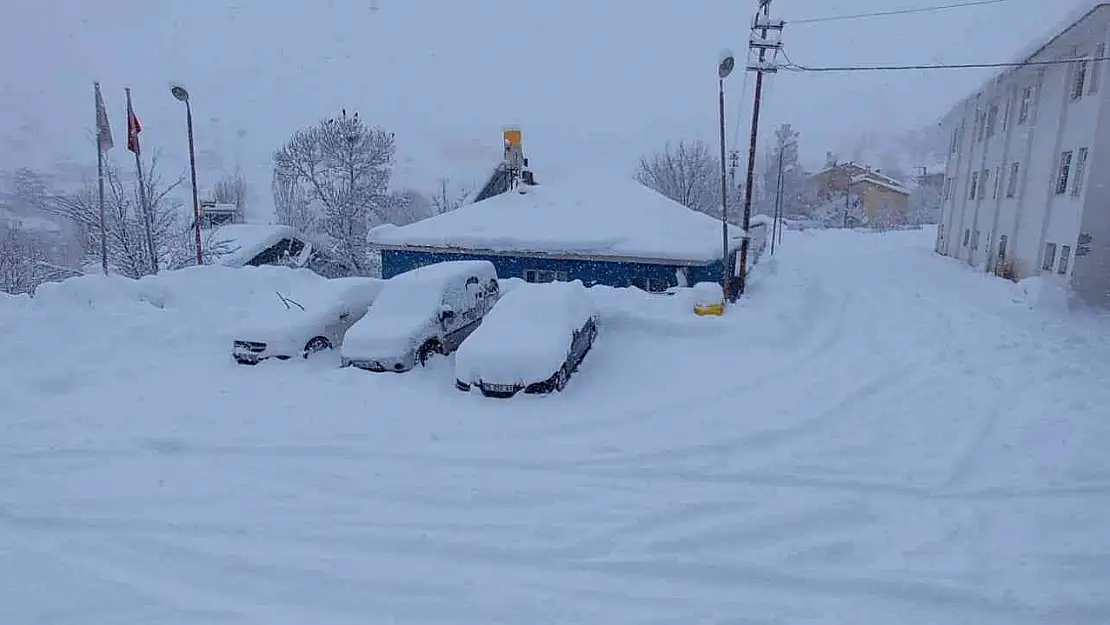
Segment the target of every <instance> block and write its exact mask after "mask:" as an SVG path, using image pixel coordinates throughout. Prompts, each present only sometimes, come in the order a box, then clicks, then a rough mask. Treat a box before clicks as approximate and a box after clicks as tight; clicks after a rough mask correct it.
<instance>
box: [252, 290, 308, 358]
mask: <svg viewBox="0 0 1110 625" xmlns="http://www.w3.org/2000/svg"><path fill="white" fill-rule="evenodd" d="M278 306H281V303H280V302H279V303H278ZM325 316H326V315H325V312H323V311H318V310H315V309H312V308H309V309H308V310H301V309H299V308H297V307H296V306H294V307H293V309H292V310H285V308H284V307H282V309H281V310H280V311H273V313H272V314H268V315H265V316H264V317H263V318H262V319H261V320H259V321H258V322H257V324H256V325H251V326H250V327H249V328H247V329H244V330H242V331H240V332H239V340H242V341H256V342H258V343H265V344H266V348H267V351H270V352H277V353H285V352H295V351H300V350H301V349H302V348H304V346H305V343H307V342H308V341H309V339H311V338H312V337H314V336H317V335H318V334H320V333H321V331H322V329H323V328H324V325H325V323H326V319H325Z"/></svg>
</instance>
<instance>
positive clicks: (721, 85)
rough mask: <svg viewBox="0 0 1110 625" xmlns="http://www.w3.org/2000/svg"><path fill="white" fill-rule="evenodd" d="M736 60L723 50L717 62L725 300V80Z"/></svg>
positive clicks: (728, 288)
mask: <svg viewBox="0 0 1110 625" xmlns="http://www.w3.org/2000/svg"><path fill="white" fill-rule="evenodd" d="M735 66H736V59H735V57H733V56H732V52H731V51H730V50H727V49H726V50H722V51H721V58H720V60H719V61H718V62H717V102H718V104H719V115H718V118H719V121H720V127H721V273H722V274H723V280H722V281H721V288H722V289H723V290H724V294H725V299H726V300H727V299H729V296H730V295H731V294H732V274H731V273H730V272H729V270H728V183H727V182H726V179H725V78H727V77H728V75H729V74H731V73H732V68H733V67H735Z"/></svg>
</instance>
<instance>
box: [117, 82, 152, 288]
mask: <svg viewBox="0 0 1110 625" xmlns="http://www.w3.org/2000/svg"><path fill="white" fill-rule="evenodd" d="M125 91H126V92H127V149H129V150H131V151H132V152H134V153H135V172H136V173H137V174H138V177H139V207H140V212H141V213H142V216H143V228H144V230H146V249H147V252H148V253H149V254H150V266H151V268H152V269H153V270H154V273H158V250H156V249H155V248H154V216H153V214H152V211H151V207H150V202H149V201H147V196H146V191H147V189H146V183H145V182H143V159H142V157H141V149H140V147H139V125H138V121H139V120H138V118H137V117H136V116H135V111H134V109H132V108H131V88H130V87H126V88H125Z"/></svg>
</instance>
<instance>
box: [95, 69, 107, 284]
mask: <svg viewBox="0 0 1110 625" xmlns="http://www.w3.org/2000/svg"><path fill="white" fill-rule="evenodd" d="M93 91H94V97H95V99H96V113H97V115H96V182H97V197H98V201H99V206H100V267H101V269H103V270H104V275H108V228H107V224H106V220H105V219H104V143H103V138H104V134H103V133H104V129H103V127H102V126H101V121H102V112H103V110H102V108H101V102H102V100H101V96H100V83H98V82H94V83H93Z"/></svg>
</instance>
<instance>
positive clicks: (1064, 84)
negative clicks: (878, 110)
mask: <svg viewBox="0 0 1110 625" xmlns="http://www.w3.org/2000/svg"><path fill="white" fill-rule="evenodd" d="M1108 25H1110V7H1106V6H1104V7H1100V8H1098V9H1096V10H1095V11H1094V12H1093V13H1092V14H1090V15H1089V16H1088V17H1087V18H1085V19H1084V20H1082V21H1081V22H1080V23H1079V24H1077V25H1076V26H1075V27H1073V28H1071V29H1069V30H1068V31H1066V32H1065V33H1063V34H1062V35H1061V36H1059V37H1058V38H1057V39H1056V40H1055V41H1053V42H1051V43H1050V44H1049V45H1048V46H1047V47H1046V48H1045V49H1044V50H1042V51H1041V52H1040V53H1038V54H1037V55H1036V56H1035V57H1034V59H1033V60H1034V61H1057V60H1066V59H1072V58H1079V57H1082V56H1092V55H1094V54H1095V51H1096V46H1097V45H1099V44H1100V43H1105V42H1107V41H1108V39H1110V37H1108V36H1107V27H1108ZM1078 66H1079V64H1078V62H1077V63H1065V64H1059V65H1041V66H1026V67H1021V68H1018V69H1016V70H1013V71H1010V72H1007V73H1005V74H1002V75H1001V76H999V77H997V78H996V79H994V80H992V81H991V83H989V84H988V85H987V86H986V87H984V89H983V90H981V91H980V92H979V93H977V94H975V95H974V96H972V97H970V98H968V99H967V100H965V101H964V102H962V103H961V104H960V105H959V106H957V107H956V108H955V109H954V110H953V111H952V112H951V113H949V115H948V116H947V117H946V118H945V120H944V121H943V125H944V126H945V127H946V128H947V130H948V132H949V134H950V137H953V139H954V141H953V144H952V145H953V147H954V148H955V149H950V154H949V157H948V163H947V166H946V170H945V177H946V180H945V186H944V195H943V197H944V200H943V203H942V208H941V226H940V228H939V229H938V235H937V251H938V252H939V253H941V254H945V255H947V256H952V257H954V258H958V259H960V260H963V261H965V262H967V263H968V264H969V265H971V266H974V267H977V268H979V269H981V270H988V271H996V272H1000V271H1001V270H1002V268H1003V266H1004V265H1003V263H1002V262H1001V261H1002V260H1003V257H1002V256H1001V254H1000V253H1001V249H1000V244H1001V242H1002V237H1006V239H1005V241H1006V245H1005V247H1006V254H1005V260H1006V261H1009V262H1010V263H1013V269H1014V271H1015V273H1016V277H1017V278H1024V277H1028V276H1032V275H1041V274H1044V275H1052V276H1055V277H1056V279H1061V280H1068V279H1069V278H1071V277H1073V276H1075V275H1076V274H1075V272H1076V271H1079V274H1078V275H1079V276H1080V277H1082V279H1083V280H1091V279H1094V276H1095V275H1096V274H1097V273H1098V272H1097V268H1096V267H1095V265H1092V268H1091V269H1088V268H1085V267H1084V264H1085V263H1095V262H1096V257H1095V256H1094V255H1092V256H1090V257H1089V260H1083V259H1082V258H1081V259H1076V257H1075V256H1074V250H1075V249H1076V241H1077V239H1078V237H1079V234H1080V225H1081V224H1082V223H1084V221H1085V219H1086V221H1089V222H1090V224H1091V228H1092V229H1096V230H1099V231H1100V232H1101V231H1102V230H1101V229H1103V228H1106V225H1104V224H1103V223H1102V222H1101V221H1099V220H1098V219H1096V218H1093V217H1087V218H1085V217H1084V215H1085V213H1088V212H1090V210H1092V209H1093V210H1095V211H1099V210H1101V212H1103V213H1105V209H1104V208H1101V209H1100V208H1096V205H1097V206H1098V207H1105V206H1107V203H1106V200H1110V197H1101V196H1102V194H1103V193H1105V189H1103V188H1102V182H1101V178H1102V176H1101V174H1100V173H1098V172H1099V169H1098V168H1099V167H1100V163H1101V164H1107V163H1108V162H1110V160H1108V159H1110V154H1108V153H1107V152H1108V150H1110V140H1107V139H1110V134H1108V133H1110V131H1106V132H1103V131H1100V130H1099V129H1100V124H1099V120H1100V117H1105V116H1106V114H1107V111H1110V107H1107V106H1104V104H1105V102H1106V101H1107V99H1110V85H1108V84H1107V83H1108V82H1110V74H1108V73H1107V69H1108V67H1110V62H1102V63H1094V62H1089V63H1088V65H1087V80H1086V85H1085V86H1084V89H1083V95H1082V96H1081V97H1079V98H1078V99H1074V98H1073V97H1072V87H1073V85H1074V79H1075V76H1076V71H1077V69H1078ZM1096 74H1097V76H1096ZM1092 80H1097V82H1098V88H1097V91H1096V92H1095V93H1091V92H1090V85H1091V81H1092ZM1027 88H1028V89H1030V90H1031V95H1032V98H1031V100H1032V101H1031V103H1030V110H1029V114H1028V118H1027V119H1026V120H1025V121H1024V122H1022V121H1020V118H1021V108H1022V100H1023V93H1024V91H1025V89H1027ZM993 107H997V109H996V110H997V117H996V120H995V123H994V127H995V132H994V134H993V136H989V133H988V132H982V133H981V134H982V137H983V140H981V141H980V140H979V138H978V137H977V136H976V134H977V133H976V130H977V126H980V125H981V124H978V123H977V122H976V119H977V117H978V116H980V115H983V116H984V117H983V118H979V119H981V120H982V122H984V123H985V122H986V121H987V120H986V119H985V117H986V116H989V115H990V111H991V110H992V108H993ZM954 133H958V134H954ZM1104 135H1107V136H1104ZM1081 148H1086V149H1087V150H1088V160H1087V162H1086V166H1085V171H1084V172H1083V177H1084V179H1083V183H1082V186H1081V188H1080V191H1079V193H1078V194H1075V195H1073V188H1074V186H1073V185H1074V184H1075V179H1076V175H1077V162H1078V157H1079V151H1080V149H1081ZM1065 151H1070V152H1072V165H1071V171H1070V174H1069V180H1068V188H1067V190H1066V191H1065V192H1064V193H1063V194H1057V193H1056V190H1057V189H1056V185H1057V180H1058V173H1059V166H1060V161H1061V154H1062V153H1063V152H1065ZM1015 163H1017V164H1018V174H1017V176H1016V177H1015V176H1013V175H1012V171H1013V170H1012V167H1013V165H1014V164H1015ZM1102 169H1103V170H1105V166H1103V167H1102ZM1092 174H1094V175H1092ZM984 176H986V178H987V184H986V188H985V190H983V189H981V188H978V189H976V193H975V194H974V196H973V195H972V194H971V186H972V183H973V181H975V182H977V186H978V187H982V180H983V178H984ZM1011 179H1013V180H1011ZM1092 189H1096V190H1095V191H1092ZM1011 191H1012V193H1011ZM1096 196H1099V197H1098V199H1097V200H1096ZM1085 208H1086V209H1087V210H1085ZM1048 243H1052V244H1054V245H1055V249H1056V255H1055V259H1054V262H1053V266H1052V267H1051V268H1050V269H1042V267H1043V266H1044V264H1045V250H1046V244H1048ZM1063 246H1068V248H1069V249H1070V250H1071V254H1070V255H1069V258H1068V263H1067V264H1066V265H1062V264H1061V262H1060V260H1061V252H1062V249H1063ZM1077 260H1078V262H1077ZM1099 262H1101V261H1099ZM1060 269H1064V273H1063V274H1061V273H1060ZM1073 285H1074V286H1075V287H1076V290H1077V291H1078V290H1080V289H1081V286H1080V285H1078V284H1075V283H1073ZM1083 288H1085V287H1083Z"/></svg>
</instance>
